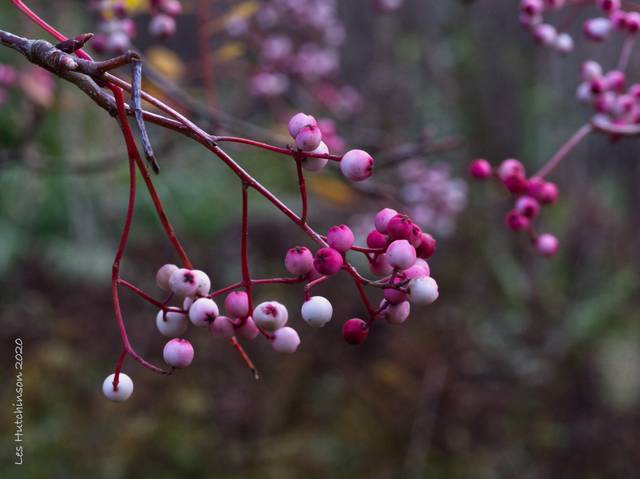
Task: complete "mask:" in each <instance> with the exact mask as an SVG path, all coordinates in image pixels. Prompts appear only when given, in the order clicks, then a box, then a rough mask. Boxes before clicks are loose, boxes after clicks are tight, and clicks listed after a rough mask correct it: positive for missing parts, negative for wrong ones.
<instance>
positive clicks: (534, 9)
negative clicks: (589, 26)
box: [520, 0, 573, 53]
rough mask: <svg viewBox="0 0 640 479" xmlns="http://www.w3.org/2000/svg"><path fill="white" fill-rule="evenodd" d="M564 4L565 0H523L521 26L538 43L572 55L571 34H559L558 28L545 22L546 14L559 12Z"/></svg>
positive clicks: (521, 3)
mask: <svg viewBox="0 0 640 479" xmlns="http://www.w3.org/2000/svg"><path fill="white" fill-rule="evenodd" d="M564 4H565V1H564V0H521V2H520V25H522V27H523V28H525V29H526V30H528V31H529V32H531V35H532V37H533V39H534V40H535V41H536V42H537V43H539V44H541V45H544V46H546V47H550V48H553V49H554V50H556V51H558V52H560V53H570V52H571V51H572V50H573V37H572V36H571V35H570V34H569V33H566V32H558V30H557V29H556V27H554V26H553V25H551V24H550V23H547V22H545V21H544V14H545V13H548V11H549V10H558V9H560V8H562V7H563V6H564Z"/></svg>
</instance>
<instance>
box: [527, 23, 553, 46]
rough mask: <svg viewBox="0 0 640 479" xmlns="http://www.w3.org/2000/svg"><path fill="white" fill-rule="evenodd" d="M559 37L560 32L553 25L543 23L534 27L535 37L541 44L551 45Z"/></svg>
mask: <svg viewBox="0 0 640 479" xmlns="http://www.w3.org/2000/svg"><path fill="white" fill-rule="evenodd" d="M557 38H558V32H557V30H556V28H555V27H554V26H553V25H549V24H548V23H542V24H540V25H536V26H535V27H534V28H533V39H534V40H535V41H536V42H538V43H540V44H541V45H545V46H551V45H553V44H554V43H555V41H556V39H557Z"/></svg>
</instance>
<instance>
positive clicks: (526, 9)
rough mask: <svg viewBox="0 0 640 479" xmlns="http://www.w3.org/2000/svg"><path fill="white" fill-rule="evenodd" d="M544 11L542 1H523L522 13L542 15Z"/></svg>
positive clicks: (521, 5)
mask: <svg viewBox="0 0 640 479" xmlns="http://www.w3.org/2000/svg"><path fill="white" fill-rule="evenodd" d="M543 10H544V3H543V2H542V0H522V1H521V2H520V11H521V12H522V13H524V14H525V15H530V16H534V15H540V14H541V13H542V11H543Z"/></svg>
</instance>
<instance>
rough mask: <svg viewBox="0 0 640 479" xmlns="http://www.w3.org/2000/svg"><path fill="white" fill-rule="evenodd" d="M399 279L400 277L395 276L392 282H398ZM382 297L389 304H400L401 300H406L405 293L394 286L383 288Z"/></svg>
mask: <svg viewBox="0 0 640 479" xmlns="http://www.w3.org/2000/svg"><path fill="white" fill-rule="evenodd" d="M401 281H403V280H402V279H400V278H395V279H394V280H393V283H394V284H398V283H400V282H401ZM384 299H386V300H387V301H388V302H389V303H390V304H400V303H402V302H403V301H406V300H407V293H405V292H404V291H400V290H399V289H395V288H386V289H385V290H384Z"/></svg>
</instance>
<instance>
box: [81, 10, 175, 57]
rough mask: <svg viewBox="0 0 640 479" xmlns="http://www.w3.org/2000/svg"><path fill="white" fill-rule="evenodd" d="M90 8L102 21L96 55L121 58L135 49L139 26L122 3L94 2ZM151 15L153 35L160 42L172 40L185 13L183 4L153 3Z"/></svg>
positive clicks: (97, 36) (99, 27) (149, 11)
mask: <svg viewBox="0 0 640 479" xmlns="http://www.w3.org/2000/svg"><path fill="white" fill-rule="evenodd" d="M90 5H91V7H92V9H93V10H94V11H96V12H97V15H98V17H99V23H98V31H99V33H98V34H97V35H96V36H95V38H94V39H93V41H92V42H91V46H92V47H93V49H94V50H95V52H96V53H110V54H115V55H118V54H121V53H124V52H125V51H127V50H128V49H129V48H130V47H131V40H132V39H133V38H135V36H136V24H135V22H134V21H133V19H132V18H131V17H130V14H131V13H133V12H130V11H128V9H127V7H126V5H125V2H124V1H122V0H92V1H91V2H90ZM148 13H149V15H151V20H150V21H149V27H148V28H149V33H150V34H151V35H152V36H154V37H156V38H160V39H166V38H169V37H171V36H172V35H173V34H174V33H175V31H176V20H175V18H176V17H177V16H178V15H180V14H181V13H182V4H181V3H180V1H179V0H151V2H150V3H149V8H148Z"/></svg>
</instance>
